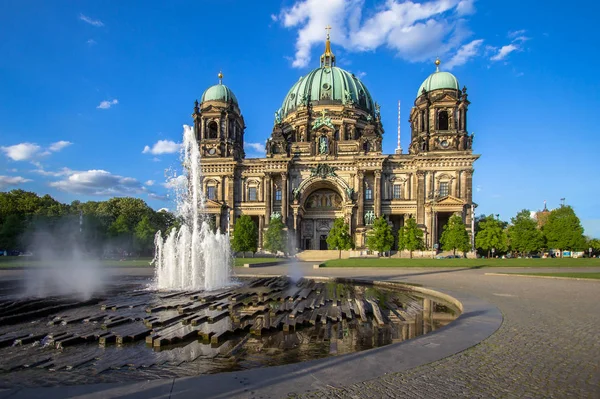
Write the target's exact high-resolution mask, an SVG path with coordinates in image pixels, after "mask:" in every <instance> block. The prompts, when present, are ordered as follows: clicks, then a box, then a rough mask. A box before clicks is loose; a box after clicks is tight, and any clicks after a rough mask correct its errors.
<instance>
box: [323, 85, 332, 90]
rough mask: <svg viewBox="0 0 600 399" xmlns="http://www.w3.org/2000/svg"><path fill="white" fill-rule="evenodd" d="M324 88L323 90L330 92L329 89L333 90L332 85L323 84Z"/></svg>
mask: <svg viewBox="0 0 600 399" xmlns="http://www.w3.org/2000/svg"><path fill="white" fill-rule="evenodd" d="M322 87H323V89H325V90H329V89H331V85H330V84H329V83H323V86H322Z"/></svg>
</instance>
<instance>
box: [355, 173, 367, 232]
mask: <svg viewBox="0 0 600 399" xmlns="http://www.w3.org/2000/svg"><path fill="white" fill-rule="evenodd" d="M357 176H358V190H357V195H358V209H357V210H356V218H357V221H356V224H357V226H364V225H365V219H364V203H365V173H364V172H363V171H362V170H359V171H358V174H357Z"/></svg>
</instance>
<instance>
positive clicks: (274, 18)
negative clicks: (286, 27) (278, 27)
mask: <svg viewBox="0 0 600 399" xmlns="http://www.w3.org/2000/svg"><path fill="white" fill-rule="evenodd" d="M271 21H273V22H276V21H277V15H275V14H271Z"/></svg>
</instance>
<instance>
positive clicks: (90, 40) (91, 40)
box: [86, 39, 97, 46]
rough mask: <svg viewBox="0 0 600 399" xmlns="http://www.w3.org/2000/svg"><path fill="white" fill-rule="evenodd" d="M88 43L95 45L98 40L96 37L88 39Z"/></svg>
mask: <svg viewBox="0 0 600 399" xmlns="http://www.w3.org/2000/svg"><path fill="white" fill-rule="evenodd" d="M86 43H87V44H88V45H90V46H93V45H94V44H96V43H97V42H96V41H95V40H94V39H88V41H87V42H86Z"/></svg>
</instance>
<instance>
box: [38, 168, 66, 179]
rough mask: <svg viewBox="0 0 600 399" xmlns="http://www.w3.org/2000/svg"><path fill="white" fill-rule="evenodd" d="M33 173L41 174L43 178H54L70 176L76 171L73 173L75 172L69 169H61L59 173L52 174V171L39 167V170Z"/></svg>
mask: <svg viewBox="0 0 600 399" xmlns="http://www.w3.org/2000/svg"><path fill="white" fill-rule="evenodd" d="M32 172H33V173H37V174H40V175H42V176H53V177H61V176H68V175H70V174H73V173H75V171H73V170H71V169H69V168H61V169H60V170H58V171H55V172H52V171H49V170H45V169H44V168H42V167H39V169H35V170H32Z"/></svg>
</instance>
